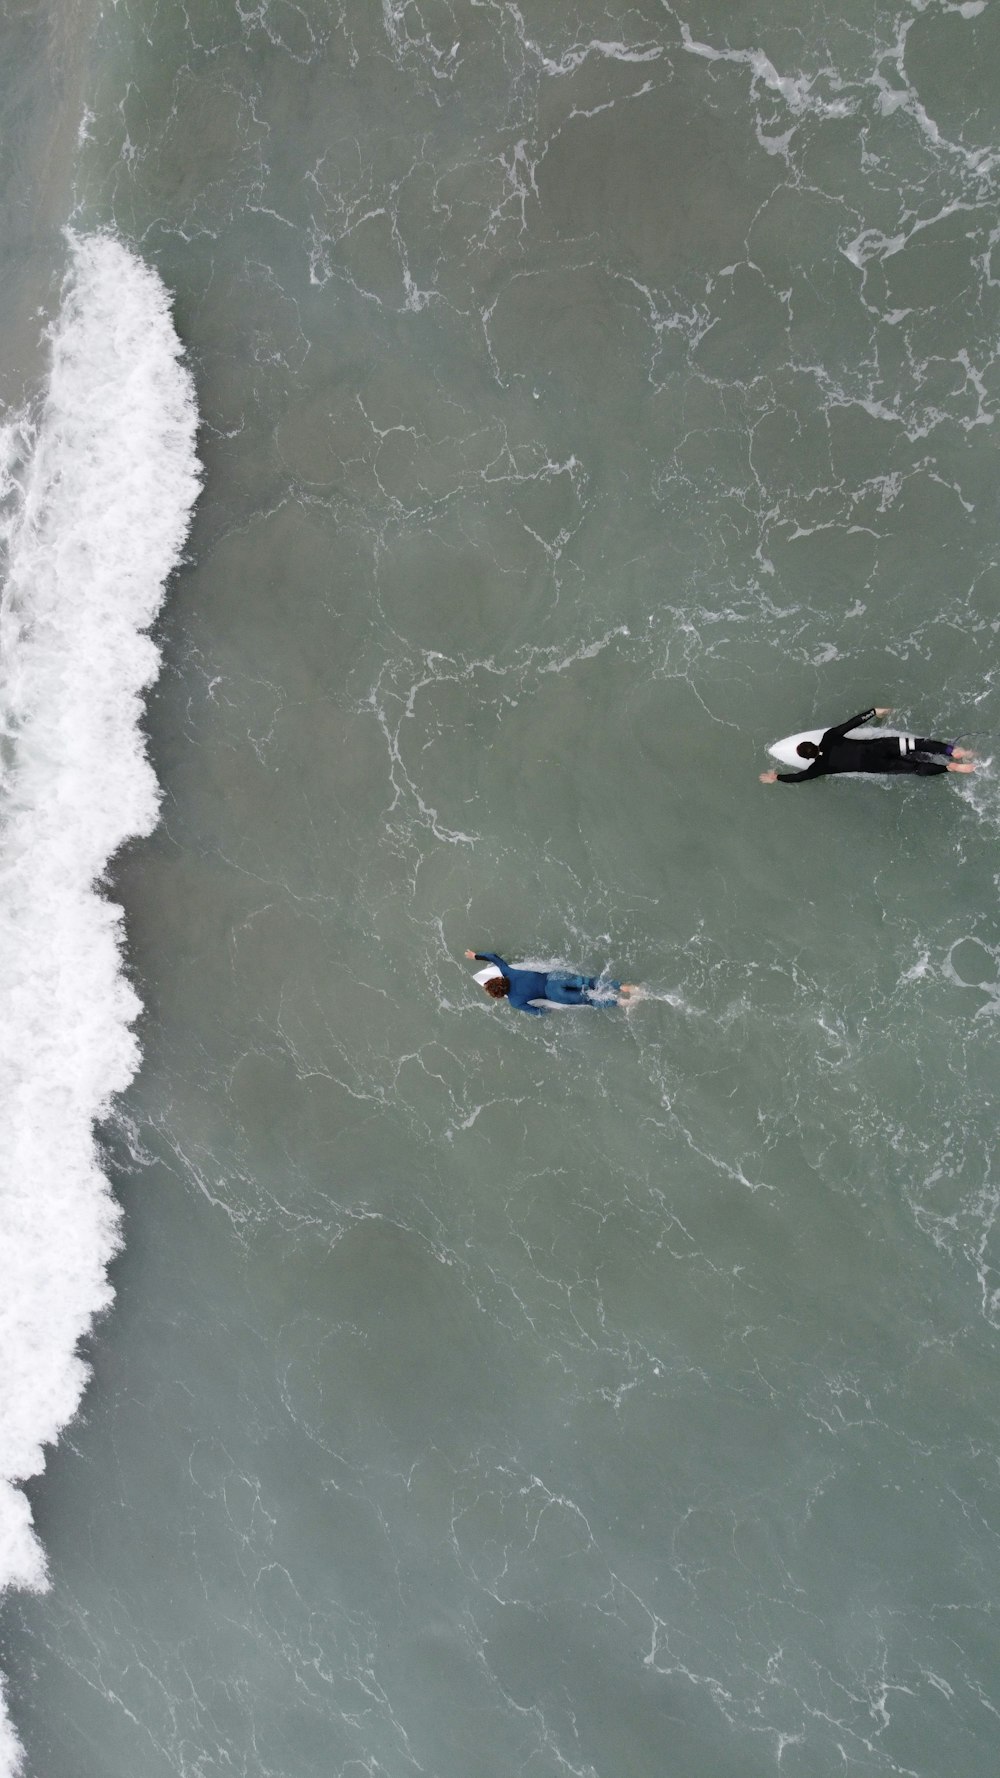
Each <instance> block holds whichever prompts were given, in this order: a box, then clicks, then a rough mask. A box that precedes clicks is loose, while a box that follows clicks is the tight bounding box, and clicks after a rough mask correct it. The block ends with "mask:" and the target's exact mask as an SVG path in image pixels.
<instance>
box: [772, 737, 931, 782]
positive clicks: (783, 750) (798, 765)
mask: <svg viewBox="0 0 1000 1778" xmlns="http://www.w3.org/2000/svg"><path fill="white" fill-rule="evenodd" d="M847 733H848V736H849V738H850V739H851V740H852V741H874V740H876V739H877V738H878V737H879V736H894V735H898V734H899V733H900V731H899V729H896V728H864V727H862V728H851V729H848V731H847ZM825 734H826V729H825V728H807V729H803V731H802V733H801V734H800V735H786V736H785V738H784V740H783V741H772V742H771V745H770V746H769V748H768V750H767V751H768V753H769V754H770V755H771V758H772V759H776V760H778V761H780V763H781V764H782V765H783V766H788V768H789V770H790V771H793V772H794V771H802V772H804V771H805V770H806V768H807V766H808V765H809V763H810V762H809V760H807V759H803V758H802V755H801V753H798V752H797V751H796V749H797V747H798V744H799V742H800V741H815V742H816V744H817V746H818V745H819V743H820V741H822V739H823V736H824V735H825ZM840 775H841V776H842V777H847V778H851V777H853V778H864V777H869V778H870V777H871V776H872V774H871V773H870V772H843V773H841V774H840Z"/></svg>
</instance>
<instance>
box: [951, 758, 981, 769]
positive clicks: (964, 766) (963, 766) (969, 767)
mask: <svg viewBox="0 0 1000 1778" xmlns="http://www.w3.org/2000/svg"><path fill="white" fill-rule="evenodd" d="M975 769H976V768H975V766H972V765H957V764H956V763H955V761H954V760H952V761H951V763H950V765H949V766H948V770H949V772H974V771H975Z"/></svg>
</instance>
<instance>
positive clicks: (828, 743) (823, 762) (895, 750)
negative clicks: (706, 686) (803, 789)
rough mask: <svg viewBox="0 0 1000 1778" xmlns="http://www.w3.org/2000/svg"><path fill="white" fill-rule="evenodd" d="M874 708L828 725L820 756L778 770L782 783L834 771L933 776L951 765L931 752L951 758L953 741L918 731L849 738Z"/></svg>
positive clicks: (828, 773) (803, 781)
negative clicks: (927, 736) (931, 737)
mask: <svg viewBox="0 0 1000 1778" xmlns="http://www.w3.org/2000/svg"><path fill="white" fill-rule="evenodd" d="M874 714H875V712H874V710H862V712H861V714H860V716H852V717H851V718H850V720H849V721H848V722H839V723H838V724H837V726H836V728H828V729H827V731H826V733H825V735H824V736H823V739H822V740H821V741H820V742H819V758H818V759H811V760H810V761H809V764H808V766H805V767H804V769H803V770H802V771H801V772H779V773H778V782H779V783H780V784H804V783H805V781H806V779H807V778H827V777H829V776H830V775H831V774H832V773H834V772H918V773H919V774H920V775H921V777H924V778H930V777H934V776H936V775H937V773H938V772H946V771H947V770H948V767H947V766H946V765H942V764H941V763H940V759H934V758H929V757H928V755H932V754H938V755H940V754H942V753H943V754H945V755H946V757H947V758H948V759H950V758H951V753H952V743H951V742H950V741H934V740H926V739H922V738H921V737H920V736H916V735H877V736H874V737H873V738H872V739H871V740H867V741H866V740H853V741H849V740H847V738H846V737H847V733H848V730H849V729H852V728H860V727H861V725H862V723H865V722H870V721H871V719H872V717H873V716H874Z"/></svg>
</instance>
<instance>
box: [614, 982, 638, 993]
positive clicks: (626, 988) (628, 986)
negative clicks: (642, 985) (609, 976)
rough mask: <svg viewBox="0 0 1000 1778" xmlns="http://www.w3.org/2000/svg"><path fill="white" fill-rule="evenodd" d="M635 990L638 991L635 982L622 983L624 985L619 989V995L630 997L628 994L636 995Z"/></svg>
mask: <svg viewBox="0 0 1000 1778" xmlns="http://www.w3.org/2000/svg"><path fill="white" fill-rule="evenodd" d="M635 990H636V983H635V982H622V985H621V987H620V988H619V990H618V992H619V994H626V995H628V994H634V993H635Z"/></svg>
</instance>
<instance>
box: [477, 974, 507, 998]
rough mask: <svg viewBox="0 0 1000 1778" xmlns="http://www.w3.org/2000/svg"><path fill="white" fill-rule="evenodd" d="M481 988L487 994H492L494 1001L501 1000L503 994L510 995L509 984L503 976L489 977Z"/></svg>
mask: <svg viewBox="0 0 1000 1778" xmlns="http://www.w3.org/2000/svg"><path fill="white" fill-rule="evenodd" d="M483 987H484V988H485V989H486V992H487V994H492V996H493V998H494V1000H502V999H503V997H504V995H505V994H509V993H510V983H509V981H508V980H507V977H506V976H505V975H491V976H490V978H489V981H486V982H484V983H483Z"/></svg>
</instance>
